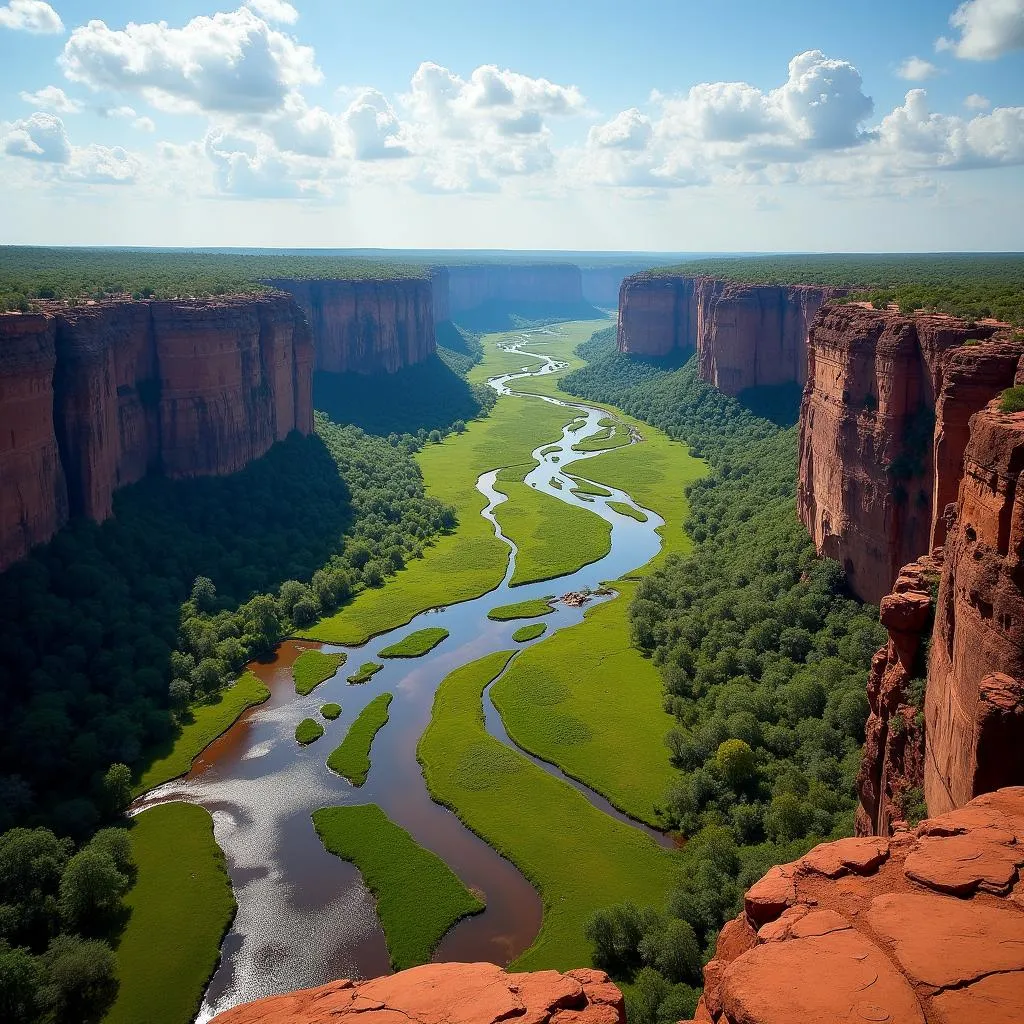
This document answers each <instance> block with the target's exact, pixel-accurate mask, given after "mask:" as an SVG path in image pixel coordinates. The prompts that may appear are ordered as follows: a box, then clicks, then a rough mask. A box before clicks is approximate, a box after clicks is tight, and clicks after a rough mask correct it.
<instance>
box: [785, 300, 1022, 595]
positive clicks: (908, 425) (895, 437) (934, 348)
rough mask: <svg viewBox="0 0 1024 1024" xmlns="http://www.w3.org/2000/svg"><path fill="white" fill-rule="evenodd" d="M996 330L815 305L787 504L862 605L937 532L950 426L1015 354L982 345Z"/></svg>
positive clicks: (958, 433)
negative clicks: (839, 567) (793, 504)
mask: <svg viewBox="0 0 1024 1024" xmlns="http://www.w3.org/2000/svg"><path fill="white" fill-rule="evenodd" d="M996 330H997V328H996V327H994V326H992V325H982V324H970V323H965V322H963V321H961V320H955V319H953V318H952V317H947V316H941V315H925V314H916V315H913V316H903V315H901V314H899V313H897V312H891V311H881V310H874V309H870V308H864V307H862V306H859V305H853V304H851V305H844V306H827V307H825V308H824V309H823V310H822V311H821V313H820V314H819V315H818V317H817V318H816V320H815V322H814V324H813V325H812V327H811V331H810V338H809V347H808V371H807V383H806V385H805V388H804V396H803V404H802V406H801V410H800V462H799V476H798V481H797V505H798V510H799V514H800V518H801V520H802V521H803V523H804V525H805V526H806V527H807V529H808V531H809V532H810V534H811V537H812V538H813V539H814V542H815V546H816V547H817V549H818V552H819V554H822V555H825V556H827V557H829V558H834V559H836V560H837V561H839V562H841V563H842V564H843V566H844V567H845V569H846V574H847V579H848V581H849V583H850V586H851V587H852V589H853V590H854V592H855V593H856V594H857V595H858V596H860V597H861V598H863V599H864V600H867V601H878V600H880V599H881V597H882V596H883V595H884V594H886V593H887V592H888V590H889V588H890V586H891V585H892V582H893V580H894V579H895V578H896V576H897V573H898V572H899V569H900V566H902V565H906V564H907V563H908V562H910V561H912V560H913V559H915V558H916V557H917V556H918V555H920V554H921V553H922V552H927V551H929V550H931V546H932V539H933V537H934V538H941V537H942V536H943V534H944V526H940V525H939V524H937V522H936V520H937V519H938V518H939V517H941V516H942V514H943V512H944V509H945V505H941V506H940V505H939V504H938V503H939V502H942V501H943V499H944V498H945V497H947V496H948V495H949V494H950V493H951V491H952V492H955V489H956V487H957V486H958V483H959V479H960V472H961V470H960V465H961V463H962V460H961V459H959V458H958V454H957V453H958V452H962V450H963V446H964V444H965V438H964V436H963V430H962V427H961V424H962V423H963V422H965V417H969V414H970V412H971V411H974V410H975V409H977V408H979V407H980V404H984V401H987V399H988V398H991V397H992V396H993V394H995V393H998V391H1000V390H1002V388H1005V387H1007V386H1008V385H1009V384H1011V383H1012V381H1013V376H1012V366H1013V365H1015V364H1014V362H1013V360H1012V359H1011V358H1010V357H1009V356H1008V354H1007V353H1009V352H1011V351H1012V350H1013V349H1014V347H1016V351H1017V353H1018V355H1019V353H1020V351H1021V347H1020V345H1019V344H1018V343H1016V342H1011V341H1009V340H1007V341H1005V342H1002V341H1001V342H999V344H985V342H987V341H988V339H990V338H991V337H992V336H993V335H994V334H995V333H996ZM975 368H981V369H980V370H979V372H978V373H975V372H974V370H975ZM947 371H948V373H949V375H948V377H947ZM1007 375H1009V376H1008V377H1007ZM937 414H938V415H937ZM937 469H938V470H939V473H938V474H937V473H936V470H937Z"/></svg>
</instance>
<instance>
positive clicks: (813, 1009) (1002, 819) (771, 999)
mask: <svg viewBox="0 0 1024 1024" xmlns="http://www.w3.org/2000/svg"><path fill="white" fill-rule="evenodd" d="M1022 865H1024V788H1011V789H1004V790H1001V791H1000V792H998V793H992V794H989V795H987V796H983V797H980V798H978V799H977V800H974V801H973V802H972V803H970V804H968V805H967V806H966V807H963V808H961V809H960V810H957V811H953V812H951V813H949V814H946V815H943V816H942V817H937V818H932V819H929V820H927V821H923V822H922V823H921V825H920V826H919V827H918V828H917V829H916V831H914V832H906V831H901V832H897V833H896V834H895V835H894V836H893V837H892V838H891V839H882V838H862V839H841V840H839V841H838V842H834V843H824V844H822V845H821V846H817V847H815V848H814V849H813V850H812V851H811V852H810V853H809V854H807V856H806V857H803V858H801V859H800V860H798V861H796V862H794V863H791V864H785V865H782V866H780V867H776V868H772V869H771V871H769V872H768V874H766V875H765V876H764V878H762V879H761V881H759V882H757V883H756V884H755V885H754V886H752V887H751V888H750V890H749V891H748V892H747V894H746V899H745V901H744V908H745V909H744V912H743V913H742V914H740V915H739V917H737V918H736V919H735V920H733V921H730V922H729V923H728V924H727V925H726V926H725V928H723V929H722V933H721V935H720V936H719V939H718V946H717V949H716V952H715V958H714V959H713V960H711V961H710V962H709V963H708V965H707V967H705V969H704V996H703V998H702V999H701V1002H700V1004H699V1006H698V1008H697V1015H696V1021H698V1022H703V1024H803V1022H806V1021H821V1022H823V1024H824V1022H829V1024H831V1022H839V1021H849V1022H851V1024H852V1022H854V1021H888V1022H890V1024H961V1022H973V1021H977V1022H979V1024H980V1022H982V1021H984V1022H985V1024H1016V1022H1019V1021H1020V1019H1021V1007H1022V1006H1024V883H1022V882H1021V880H1020V870H1019V869H1020V868H1021V866H1022Z"/></svg>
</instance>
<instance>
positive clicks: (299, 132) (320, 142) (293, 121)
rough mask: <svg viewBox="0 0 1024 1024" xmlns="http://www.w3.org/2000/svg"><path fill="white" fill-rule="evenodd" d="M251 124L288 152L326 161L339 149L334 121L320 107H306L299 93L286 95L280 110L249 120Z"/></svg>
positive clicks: (336, 127)
mask: <svg viewBox="0 0 1024 1024" xmlns="http://www.w3.org/2000/svg"><path fill="white" fill-rule="evenodd" d="M252 125H253V126H255V127H260V128H262V129H264V130H265V131H266V132H267V133H268V134H269V135H270V136H271V138H272V139H273V140H274V145H275V146H277V147H278V148H279V149H282V150H285V151H287V152H289V153H298V154H300V155H302V156H311V157H324V158H326V157H331V156H334V155H335V153H336V151H337V148H338V123H337V119H336V118H335V117H333V116H332V115H331V114H329V113H328V112H327V111H326V110H324V108H323V107H310V106H308V104H307V103H306V101H305V100H304V99H303V98H302V97H301V96H300V95H299V94H298V93H293V94H292V95H290V96H288V97H287V98H286V99H285V101H284V104H283V106H282V107H281V110H280V111H278V112H276V113H274V114H272V115H270V116H268V117H264V118H254V119H252Z"/></svg>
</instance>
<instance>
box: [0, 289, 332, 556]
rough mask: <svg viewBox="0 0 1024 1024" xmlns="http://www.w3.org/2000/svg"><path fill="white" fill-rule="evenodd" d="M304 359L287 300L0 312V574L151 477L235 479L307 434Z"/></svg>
mask: <svg viewBox="0 0 1024 1024" xmlns="http://www.w3.org/2000/svg"><path fill="white" fill-rule="evenodd" d="M312 362H313V349H312V343H311V339H310V333H309V328H308V325H307V323H306V319H305V317H304V316H303V314H302V312H301V310H299V308H298V307H297V306H296V305H295V303H294V302H292V300H291V299H290V298H288V297H287V296H284V295H267V296H259V297H248V298H218V299H207V300H188V301H185V300H182V301H157V300H151V301H142V302H105V303H98V304H89V305H82V306H69V307H63V306H58V305H56V304H54V305H53V306H52V307H51V308H50V310H49V311H48V312H45V313H30V314H20V313H7V314H2V315H0V423H2V426H3V445H2V447H0V474H2V476H0V479H2V494H3V497H2V501H0V569H2V568H6V567H7V566H8V565H10V564H11V563H12V562H14V561H16V560H17V559H19V558H21V557H22V556H23V555H25V554H26V553H27V552H28V550H29V548H31V547H32V545H34V544H38V543H41V542H43V541H46V540H48V539H49V538H50V537H51V536H53V534H54V533H55V532H56V531H57V530H58V529H59V528H60V527H61V526H62V525H63V524H64V523H65V522H66V521H67V519H68V517H69V515H82V516H87V517H89V518H92V519H96V520H102V519H105V518H106V517H107V516H109V515H110V512H111V508H112V502H113V495H114V492H115V491H116V490H117V489H118V488H119V487H123V486H125V485H126V484H130V483H133V482H135V481H137V480H140V479H141V478H142V477H144V476H145V475H146V474H147V473H151V472H159V473H163V474H164V475H166V476H169V477H172V478H173V477H189V476H199V475H211V474H223V473H232V472H235V471H236V470H238V469H241V468H242V467H243V466H245V465H246V464H247V463H249V462H251V461H252V460H253V459H256V458H259V456H261V455H263V454H264V453H265V452H266V451H267V449H268V448H269V447H270V446H271V445H272V444H273V443H274V441H277V440H281V439H283V438H284V437H286V436H287V434H288V433H289V432H290V431H292V430H299V431H301V432H302V433H305V434H308V433H309V432H310V431H311V430H312V428H313V410H312Z"/></svg>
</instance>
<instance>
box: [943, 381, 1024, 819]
mask: <svg viewBox="0 0 1024 1024" xmlns="http://www.w3.org/2000/svg"><path fill="white" fill-rule="evenodd" d="M1022 376H1024V375H1022ZM1022 473H1024V413H1013V414H1008V413H1003V412H1001V411H1000V410H999V402H998V400H997V401H993V402H991V403H990V404H989V405H988V406H986V408H984V409H983V410H982V411H981V412H978V413H976V414H975V415H974V416H973V417H972V418H971V420H970V440H969V442H968V444H967V449H966V453H965V457H964V469H963V479H962V481H961V483H960V491H959V498H958V502H957V504H956V506H955V508H954V510H953V511H952V514H951V515H950V516H949V520H950V528H949V535H948V537H947V538H946V546H945V564H944V566H943V572H942V581H941V584H940V586H939V595H938V608H937V611H936V617H935V635H934V638H933V641H932V646H931V656H930V662H929V670H928V689H927V696H926V701H925V738H926V757H925V778H924V782H925V796H926V798H927V801H928V808H929V811H931V812H932V813H937V812H941V811H944V810H946V809H948V808H951V807H958V806H960V805H961V804H963V803H965V802H966V801H967V800H970V799H971V797H973V796H975V794H977V793H984V792H987V791H989V790H992V789H995V788H996V787H998V786H1005V785H1010V784H1019V783H1024V756H1022V754H1021V742H1022V737H1024V487H1021V486H1020V483H1021V475H1022Z"/></svg>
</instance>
